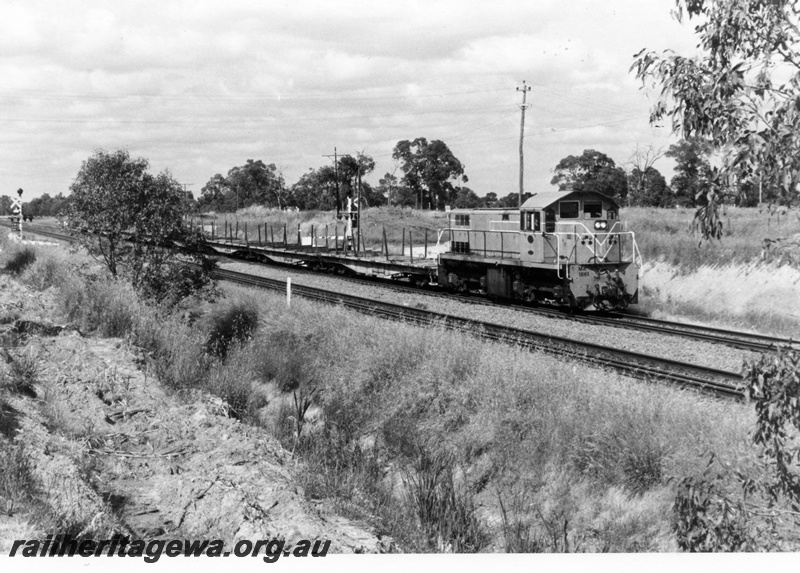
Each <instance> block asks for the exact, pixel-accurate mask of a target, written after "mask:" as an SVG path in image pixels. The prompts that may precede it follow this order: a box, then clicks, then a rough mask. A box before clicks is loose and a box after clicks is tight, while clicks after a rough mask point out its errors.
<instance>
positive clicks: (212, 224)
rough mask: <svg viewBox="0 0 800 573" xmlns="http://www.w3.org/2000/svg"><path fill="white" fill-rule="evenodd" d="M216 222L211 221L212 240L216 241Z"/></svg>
mask: <svg viewBox="0 0 800 573" xmlns="http://www.w3.org/2000/svg"><path fill="white" fill-rule="evenodd" d="M214 226H215V225H214V221H211V240H212V241H213V240H214Z"/></svg>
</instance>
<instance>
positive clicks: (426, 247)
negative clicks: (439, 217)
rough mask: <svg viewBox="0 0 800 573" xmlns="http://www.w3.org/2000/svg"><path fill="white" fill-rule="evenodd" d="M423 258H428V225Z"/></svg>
mask: <svg viewBox="0 0 800 573" xmlns="http://www.w3.org/2000/svg"><path fill="white" fill-rule="evenodd" d="M423 258H425V259H427V258H428V227H425V256H424V257H423Z"/></svg>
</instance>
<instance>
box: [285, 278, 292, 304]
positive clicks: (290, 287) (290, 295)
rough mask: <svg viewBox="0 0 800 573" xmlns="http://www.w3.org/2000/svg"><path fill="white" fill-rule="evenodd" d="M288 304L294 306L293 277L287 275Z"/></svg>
mask: <svg viewBox="0 0 800 573" xmlns="http://www.w3.org/2000/svg"><path fill="white" fill-rule="evenodd" d="M286 306H292V277H286Z"/></svg>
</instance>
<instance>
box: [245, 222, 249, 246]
mask: <svg viewBox="0 0 800 573" xmlns="http://www.w3.org/2000/svg"><path fill="white" fill-rule="evenodd" d="M244 244H245V245H247V246H248V247H249V246H250V240H249V239H248V237H247V221H245V222H244Z"/></svg>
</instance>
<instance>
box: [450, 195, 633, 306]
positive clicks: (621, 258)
mask: <svg viewBox="0 0 800 573" xmlns="http://www.w3.org/2000/svg"><path fill="white" fill-rule="evenodd" d="M618 216H619V205H618V204H617V202H616V201H614V200H613V199H612V198H610V197H607V196H605V195H603V194H601V193H595V192H587V191H566V192H565V191H549V192H542V193H536V194H534V195H532V196H531V197H530V198H529V199H528V200H527V201H525V202H524V203H523V204H522V206H521V207H520V208H519V209H454V210H451V211H450V213H449V216H448V222H449V228H448V229H446V232H447V234H448V236H449V238H450V249H449V252H444V253H441V254H440V255H439V261H438V284H439V285H441V286H443V287H447V288H450V289H452V290H455V291H458V292H476V293H477V292H480V293H483V294H486V295H488V296H490V297H493V298H500V299H513V300H518V301H527V302H531V303H542V304H547V303H549V304H555V305H558V306H569V307H575V308H579V309H588V310H611V309H623V308H625V307H627V306H628V305H630V304H635V303H636V302H637V300H638V278H639V270H640V268H641V255H640V253H639V249H638V247H637V245H636V238H635V235H634V233H633V232H632V231H629V230H627V229H626V226H625V224H624V222H622V221H620V220H619V218H618Z"/></svg>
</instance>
